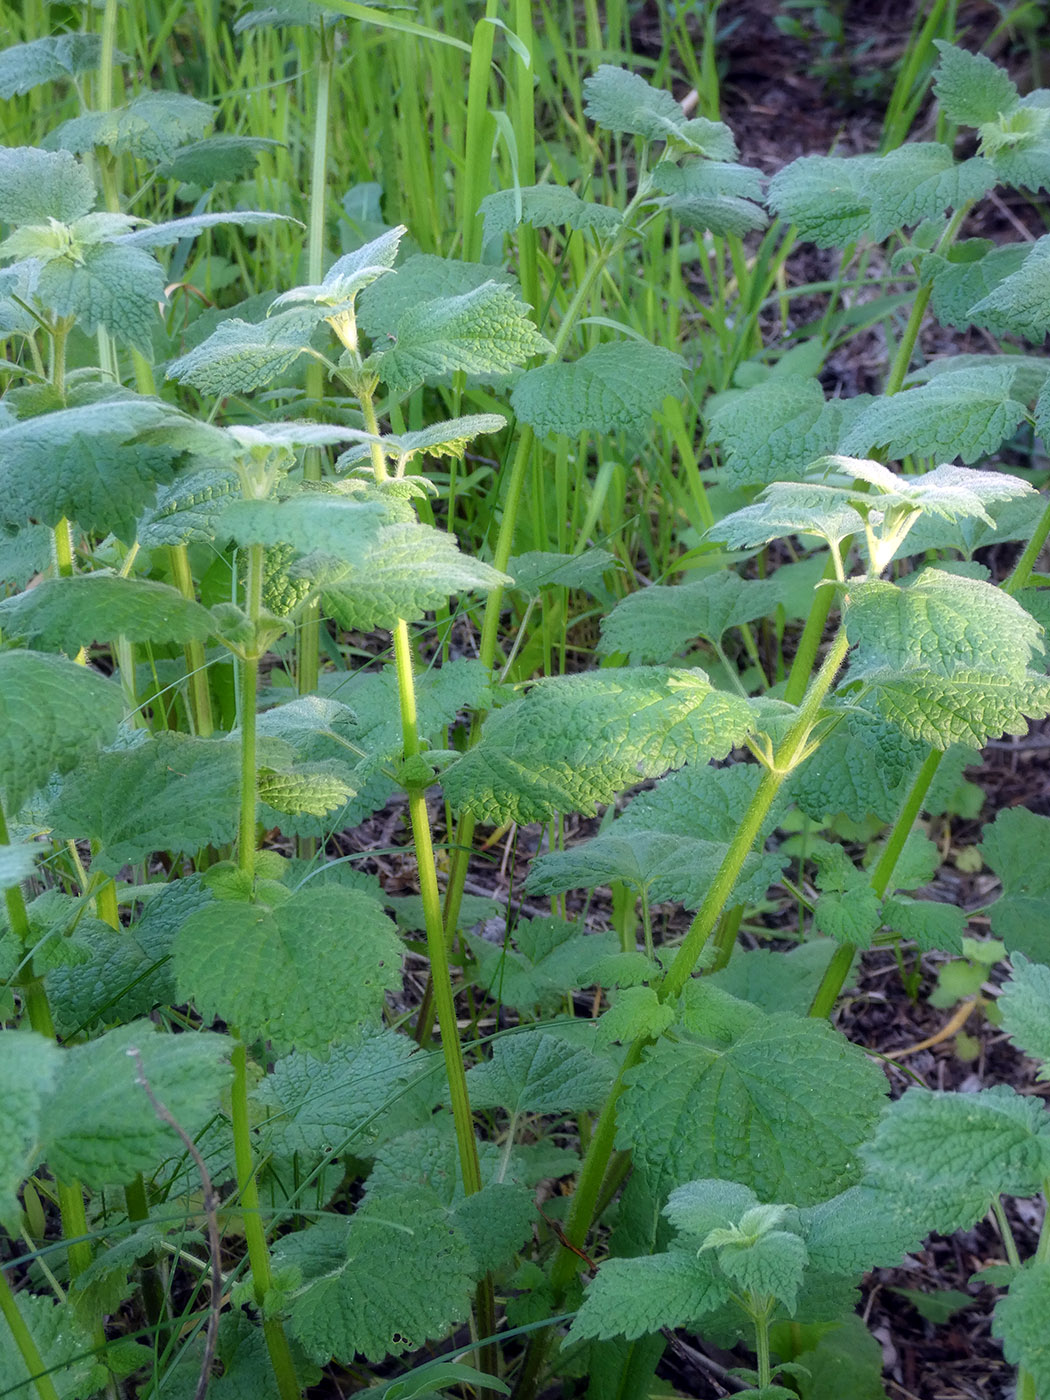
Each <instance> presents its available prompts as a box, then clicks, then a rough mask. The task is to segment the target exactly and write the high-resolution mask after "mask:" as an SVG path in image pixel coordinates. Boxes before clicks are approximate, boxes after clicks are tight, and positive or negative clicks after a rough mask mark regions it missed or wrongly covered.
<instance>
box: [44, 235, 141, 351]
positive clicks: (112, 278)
mask: <svg viewBox="0 0 1050 1400" xmlns="http://www.w3.org/2000/svg"><path fill="white" fill-rule="evenodd" d="M34 294H35V297H36V299H37V300H38V301H40V302H42V303H43V304H44V305H45V306H47V307H49V308H50V309H51V310H52V311H54V312H57V313H58V315H60V316H75V317H76V318H77V321H78V322H79V324H80V325H81V326H82V327H83V328H84V330H85V331H87V332H88V334H89V335H90V334H92V333H93V332H94V331H96V330H97V329H98V327H99V326H103V327H105V329H106V330H107V331H109V333H110V334H111V335H112V336H114V337H115V338H116V339H117V340H120V341H126V342H127V343H128V344H129V345H134V346H135V347H136V348H137V349H139V350H143V351H146V350H148V349H149V347H150V344H151V341H152V337H153V331H154V329H155V328H156V327H158V326H159V325H160V320H159V317H158V315H157V304H158V303H159V302H162V301H163V300H164V273H163V271H162V269H161V266H160V264H159V263H158V262H157V260H156V259H155V258H154V257H152V256H151V255H150V254H149V253H147V252H145V251H144V250H143V249H141V248H122V247H119V246H118V245H117V244H116V243H98V244H96V245H95V246H94V247H92V248H87V249H85V250H84V253H83V256H82V257H80V258H78V259H76V260H74V259H72V258H53V259H52V260H51V261H50V262H47V263H46V264H45V265H44V266H43V267H42V268H41V269H40V273H39V275H38V277H37V280H36V286H35V288H34Z"/></svg>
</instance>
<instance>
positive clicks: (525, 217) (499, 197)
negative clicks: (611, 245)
mask: <svg viewBox="0 0 1050 1400" xmlns="http://www.w3.org/2000/svg"><path fill="white" fill-rule="evenodd" d="M479 207H480V209H481V212H482V214H483V215H484V216H485V237H486V239H488V238H496V237H500V236H502V235H503V234H507V233H511V232H512V231H513V230H514V229H516V228H517V227H518V225H519V224H531V225H532V227H533V228H562V227H564V228H572V229H594V230H595V232H596V233H597V234H598V236H599V237H602V238H604V237H607V236H608V235H609V234H611V233H615V232H616V230H617V229H618V228H619V226H620V224H621V222H622V216H621V214H620V212H619V210H617V209H610V208H608V207H607V206H606V205H604V204H592V203H588V202H586V201H584V200H582V199H581V198H580V196H579V195H578V194H576V193H575V191H573V190H570V189H569V188H568V186H567V185H528V186H525V187H524V188H522V189H514V190H499V191H498V192H497V193H496V194H488V195H486V196H485V198H484V199H483V200H482V201H481V204H480V206H479Z"/></svg>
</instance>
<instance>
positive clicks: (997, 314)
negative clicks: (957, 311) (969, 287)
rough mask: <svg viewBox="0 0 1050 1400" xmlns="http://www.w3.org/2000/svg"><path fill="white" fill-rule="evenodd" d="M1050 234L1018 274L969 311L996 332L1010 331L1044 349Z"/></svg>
mask: <svg viewBox="0 0 1050 1400" xmlns="http://www.w3.org/2000/svg"><path fill="white" fill-rule="evenodd" d="M1048 263H1050V234H1047V235H1045V236H1044V237H1043V238H1039V239H1037V240H1036V241H1035V243H1033V244H1032V245H1031V248H1030V249H1029V252H1028V256H1027V257H1026V258H1025V260H1024V262H1023V263H1022V264H1021V266H1020V267H1019V268H1018V269H1017V270H1016V272H1011V273H1010V274H1009V275H1008V276H1006V277H1004V278H1003V279H1002V281H1000V282H999V283H998V284H997V285H996V286H995V287H993V288H992V290H991V291H990V292H989V293H988V294H987V296H983V297H982V298H981V299H980V301H975V302H974V303H973V305H972V306H971V307H970V315H971V317H972V318H973V319H974V320H975V321H977V323H978V324H979V325H983V326H987V327H989V329H991V330H993V331H997V332H999V333H1002V332H1004V331H1009V332H1010V333H1011V334H1013V335H1019V336H1023V337H1024V339H1025V340H1031V341H1033V342H1034V343H1035V344H1037V345H1041V344H1042V343H1043V340H1044V339H1045V337H1046V333H1047V331H1048V330H1050V269H1048V266H1047V264H1048Z"/></svg>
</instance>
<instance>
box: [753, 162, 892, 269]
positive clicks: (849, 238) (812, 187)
mask: <svg viewBox="0 0 1050 1400" xmlns="http://www.w3.org/2000/svg"><path fill="white" fill-rule="evenodd" d="M879 159H880V157H877V156H802V157H801V158H800V159H799V160H793V161H792V162H791V164H790V165H786V166H784V168H783V169H782V170H779V171H778V172H777V174H776V175H774V177H773V179H772V180H771V181H770V184H769V193H768V196H767V198H768V202H769V206H770V208H771V209H773V210H775V211H776V213H777V214H779V215H780V216H781V218H783V219H784V220H786V222H787V223H789V224H794V225H795V227H796V228H797V229H798V232H799V235H800V236H801V237H802V238H803V239H804V240H805V241H806V242H808V243H815V244H816V245H817V247H818V248H843V247H845V246H846V245H847V244H850V243H853V242H855V241H856V240H857V239H858V238H862V237H864V236H865V235H866V234H868V232H869V229H870V227H871V209H870V203H869V199H868V193H867V178H868V175H869V174H870V172H871V169H872V167H873V165H874V164H875V163H876V162H877V161H878V160H879Z"/></svg>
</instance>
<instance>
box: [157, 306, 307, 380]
mask: <svg viewBox="0 0 1050 1400" xmlns="http://www.w3.org/2000/svg"><path fill="white" fill-rule="evenodd" d="M309 343H310V332H309V328H308V327H306V326H304V324H303V316H302V313H301V312H299V311H288V312H285V313H284V314H283V315H278V316H271V317H270V318H269V320H267V321H263V322H262V323H260V324H252V323H251V322H248V321H242V320H241V319H240V318H239V317H237V316H231V317H229V318H228V319H227V320H225V321H220V322H219V324H218V325H217V326H216V328H215V330H214V331H212V333H211V335H210V336H208V338H207V340H204V341H202V342H201V344H200V345H197V346H195V347H194V348H193V349H192V350H190V351H189V352H188V353H187V354H185V355H182V356H181V357H180V358H179V359H177V360H172V362H171V363H170V364H169V365H168V368H167V370H166V372H165V378H167V379H174V380H176V381H177V382H178V383H179V384H190V385H192V386H193V387H194V388H195V389H199V390H200V391H201V393H203V394H212V395H215V396H216V397H222V396H224V395H226V394H241V393H245V394H247V393H251V391H252V390H253V389H259V388H262V386H263V385H265V384H269V383H270V381H271V380H272V379H276V378H277V376H278V375H280V374H284V373H285V371H286V370H288V369H290V368H291V367H292V365H293V364H294V363H295V362H296V360H297V359H298V358H299V356H300V355H302V354H304V353H305V352H306V351H307V350H308V348H309Z"/></svg>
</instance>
